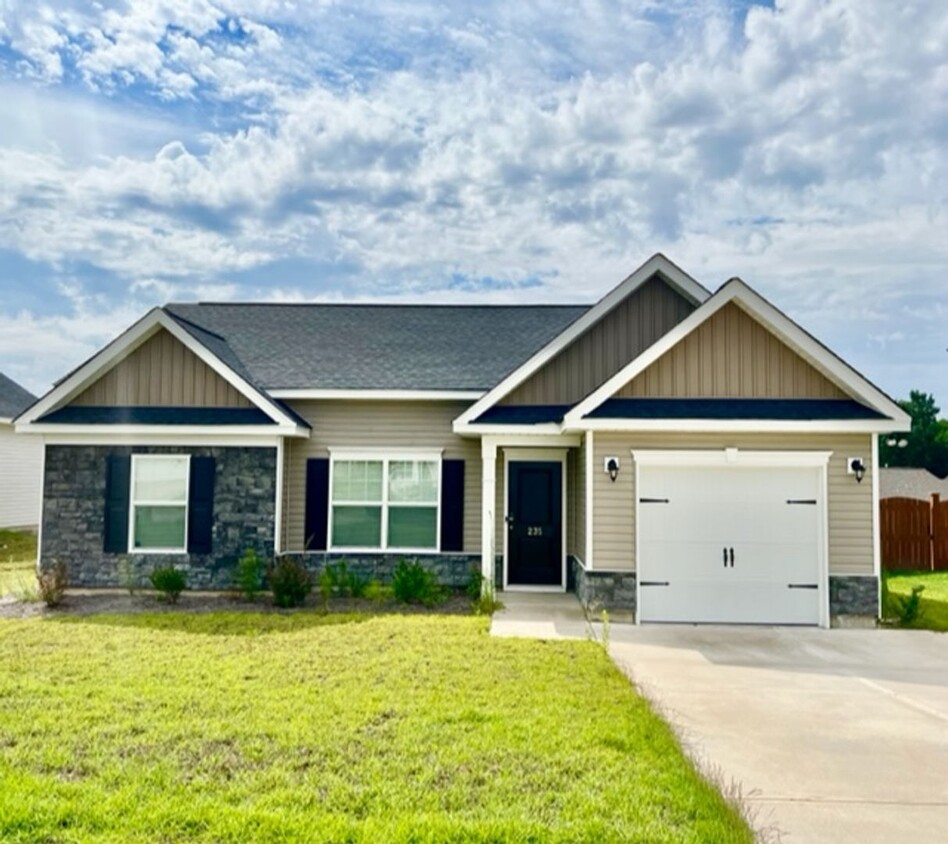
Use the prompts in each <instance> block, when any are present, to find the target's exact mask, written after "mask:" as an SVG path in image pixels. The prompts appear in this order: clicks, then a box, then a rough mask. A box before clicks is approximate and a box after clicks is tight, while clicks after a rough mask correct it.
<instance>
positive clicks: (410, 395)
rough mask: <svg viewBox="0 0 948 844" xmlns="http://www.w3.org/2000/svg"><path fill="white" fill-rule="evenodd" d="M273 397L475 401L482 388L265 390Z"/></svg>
mask: <svg viewBox="0 0 948 844" xmlns="http://www.w3.org/2000/svg"><path fill="white" fill-rule="evenodd" d="M267 393H268V394H269V395H271V396H272V397H273V398H275V399H300V400H303V399H348V400H350V401H475V400H477V399H479V398H480V397H481V396H483V395H484V391H483V390H309V389H276V390H267Z"/></svg>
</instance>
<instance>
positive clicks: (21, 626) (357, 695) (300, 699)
mask: <svg viewBox="0 0 948 844" xmlns="http://www.w3.org/2000/svg"><path fill="white" fill-rule="evenodd" d="M487 628H488V621H487V620H486V619H481V618H472V617H448V616H404V617H398V616H380V617H374V618H370V617H344V616H332V615H329V616H324V615H319V614H317V613H312V612H300V613H297V614H294V615H289V616H287V615H277V614H257V613H217V614H205V615H188V614H184V613H175V614H163V615H158V614H155V615H129V616H121V617H119V616H110V617H107V616H98V617H95V616H93V617H85V618H77V617H72V618H61V619H55V620H54V619H46V620H40V619H31V620H25V621H12V620H7V621H0V840H3V841H4V842H27V841H30V842H34V841H48V842H54V841H55V842H60V841H61V842H86V841H97V842H105V841H108V842H119V841H121V842H126V841H131V842H135V841H141V842H145V841H147V842H154V841H160V842H178V841H205V842H211V841H214V842H234V841H247V842H251V841H281V842H289V841H314V842H315V841H319V842H389V841H403V842H408V841H411V842H432V844H434V842H444V841H465V842H475V841H479V842H488V841H490V842H544V841H558V842H567V841H569V842H574V841H575V842H582V841H588V842H610V841H614V842H620V841H621V842H750V841H751V840H752V836H751V833H750V831H749V830H748V829H747V827H746V826H745V824H744V823H743V821H742V820H741V819H740V817H739V816H738V814H737V813H736V812H735V811H734V810H733V809H732V808H731V807H730V806H729V805H728V804H726V803H725V801H724V800H723V798H722V797H721V796H720V794H719V793H718V792H717V790H716V789H715V788H713V787H712V786H710V785H709V784H707V783H706V782H705V781H704V780H702V779H701V778H700V777H699V776H698V775H697V774H696V773H695V771H694V769H693V767H692V766H691V764H690V763H689V762H688V761H687V760H686V759H685V757H684V756H683V755H682V752H681V750H680V748H679V747H678V745H677V743H676V741H675V739H674V737H673V736H672V733H671V732H670V730H669V728H668V727H667V725H666V724H665V723H664V722H663V721H662V720H660V719H659V718H658V717H657V716H656V715H654V714H653V713H652V711H651V710H650V708H649V706H648V705H647V704H646V702H645V701H644V700H643V699H642V698H640V697H639V696H638V695H637V694H636V693H635V692H634V690H633V689H632V687H631V686H630V685H629V683H628V682H627V681H626V680H625V679H624V678H623V677H622V675H621V674H620V673H619V672H618V671H617V669H616V668H615V667H614V666H613V665H612V664H611V663H610V661H609V660H608V658H607V657H606V655H605V653H604V652H603V651H602V649H601V648H600V647H599V646H598V645H596V644H594V643H591V642H550V643H545V642H538V641H526V640H511V639H494V638H491V637H489V636H488V635H487Z"/></svg>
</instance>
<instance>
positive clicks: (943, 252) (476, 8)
mask: <svg viewBox="0 0 948 844" xmlns="http://www.w3.org/2000/svg"><path fill="white" fill-rule="evenodd" d="M946 150H948V4H945V3H943V2H937V1H936V0H927V2H926V1H925V0H919V2H914V3H913V2H904V3H902V2H900V3H893V2H892V1H891V0H832V1H831V2H818V0H781V2H777V3H776V4H775V5H770V4H764V5H757V4H753V3H750V2H738V0H629V2H613V1H612V0H600V2H595V0H584V1H583V2H575V3H563V2H560V0H543V2H536V3H526V2H524V3H519V2H514V3H511V2H508V1H507V0H504V2H496V3H495V2H490V0H482V1H481V2H477V3H474V2H452V0H438V2H431V3H426V2H414V3H410V4H409V3H398V2H394V1H393V0H372V2H360V1H359V0H344V2H343V0H340V2H333V0H295V1H294V2H281V0H128V2H123V3H113V2H108V0H103V2H99V3H89V2H78V0H77V2H61V3H44V2H34V1H33V0H30V2H28V1H27V0H22V2H17V0H0V289H2V296H0V370H3V371H6V372H7V373H8V374H9V375H11V376H12V377H14V378H16V379H17V380H20V381H21V382H23V383H24V384H25V385H26V386H28V387H29V388H31V389H33V390H34V391H43V390H45V389H46V388H47V387H48V385H49V383H50V381H51V380H52V379H53V378H55V377H57V376H59V375H61V374H63V373H64V372H65V371H67V370H68V369H70V368H71V367H72V366H74V365H75V364H76V363H77V362H79V361H80V360H82V359H84V358H85V357H86V356H88V355H89V354H90V353H92V352H93V351H94V350H95V349H96V348H98V347H99V346H101V345H102V344H103V343H104V342H105V341H107V340H108V339H109V338H111V337H112V336H114V335H115V334H116V333H118V332H119V331H121V330H122V329H123V328H124V327H126V326H127V325H128V324H129V323H131V322H132V321H133V320H134V319H136V318H137V317H138V316H140V315H141V314H142V313H143V312H144V311H145V310H147V309H148V308H149V307H150V306H152V305H155V304H160V303H163V302H166V301H171V300H176V301H181V300H193V299H198V298H200V299H205V300H208V299H209V300H227V299H254V300H289V301H294V300H305V299H321V300H338V299H353V298H355V299H364V300H371V299H378V300H384V301H397V300H405V301H425V302H429V301H446V302H474V301H477V302H484V301H492V302H547V301H567V302H577V301H580V302H588V301H592V300H595V299H596V298H598V297H599V296H600V295H602V294H603V293H604V292H606V291H607V290H608V289H609V288H611V287H612V286H613V285H614V284H616V283H617V282H618V281H619V280H621V278H623V277H624V276H625V275H626V274H627V273H628V272H629V271H631V270H632V269H634V268H635V267H636V266H637V265H638V264H640V263H641V262H642V261H643V260H645V259H646V258H647V257H648V256H649V255H651V254H652V253H654V252H657V251H662V252H665V253H666V254H667V255H668V256H669V257H671V258H672V259H673V260H674V261H676V262H677V263H678V264H679V265H681V266H682V267H683V268H684V269H685V270H687V271H688V272H690V273H691V274H692V275H694V276H695V277H696V278H697V279H698V280H699V281H701V282H702V283H703V284H705V286H707V287H710V288H712V289H714V288H716V287H717V286H718V285H720V284H721V283H723V282H724V281H725V280H726V279H728V278H729V277H731V276H734V275H739V276H741V277H742V278H744V279H745V280H746V281H748V282H749V283H750V284H751V285H753V286H754V287H755V288H757V289H758V290H759V291H760V292H762V293H763V294H764V295H765V296H767V297H769V298H770V299H771V300H772V301H773V302H774V303H775V304H776V305H778V306H779V307H781V308H782V309H783V310H785V311H786V312H787V313H789V314H790V315H791V316H792V317H793V318H794V319H796V320H797V321H798V322H800V323H801V324H802V325H803V326H804V327H806V328H807V329H809V330H810V331H812V332H813V333H815V334H816V335H817V336H818V337H820V338H821V339H823V340H824V341H825V342H827V343H828V344H829V345H831V346H832V347H833V348H834V349H835V350H836V351H837V352H839V353H840V354H841V355H842V356H843V357H845V358H847V359H848V360H849V361H850V362H851V363H853V364H854V365H855V366H856V367H857V368H859V369H861V370H862V371H864V372H865V373H866V374H868V375H869V376H870V378H871V379H872V380H874V381H876V383H878V384H879V385H880V386H881V387H883V388H884V389H886V390H887V391H889V392H890V393H892V394H894V395H895V396H897V397H901V396H904V395H907V393H908V391H909V389H911V388H913V387H918V388H921V389H924V390H926V391H929V392H933V393H935V394H936V397H937V398H938V400H939V401H940V403H941V405H942V407H943V408H946V409H948V351H946V349H948V153H946Z"/></svg>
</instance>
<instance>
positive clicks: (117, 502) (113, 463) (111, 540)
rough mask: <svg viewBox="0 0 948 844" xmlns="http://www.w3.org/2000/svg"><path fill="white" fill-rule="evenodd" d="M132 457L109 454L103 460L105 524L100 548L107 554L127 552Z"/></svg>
mask: <svg viewBox="0 0 948 844" xmlns="http://www.w3.org/2000/svg"><path fill="white" fill-rule="evenodd" d="M131 474H132V458H131V457H129V456H128V455H127V454H110V455H109V456H108V457H107V458H106V462H105V526H104V530H103V537H102V539H103V544H102V548H103V550H104V551H105V552H106V553H107V554H125V553H127V552H128V487H129V481H130V479H131Z"/></svg>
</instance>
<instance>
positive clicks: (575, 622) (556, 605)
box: [490, 592, 592, 639]
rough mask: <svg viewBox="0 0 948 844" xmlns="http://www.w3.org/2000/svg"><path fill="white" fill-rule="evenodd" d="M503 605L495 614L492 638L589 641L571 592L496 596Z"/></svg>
mask: <svg viewBox="0 0 948 844" xmlns="http://www.w3.org/2000/svg"><path fill="white" fill-rule="evenodd" d="M497 599H498V600H499V601H500V602H501V603H502V604H503V605H504V608H503V609H502V610H499V611H498V612H496V613H494V618H493V620H492V621H491V625H490V632H491V635H492V636H517V637H521V638H525V639H589V638H590V637H591V636H592V631H591V630H590V627H589V624H587V623H586V614H585V613H584V612H583V608H582V606H581V605H580V603H579V601H577V600H576V596H575V595H574V594H572V593H570V592H567V593H565V594H564V593H563V592H498V593H497Z"/></svg>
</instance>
